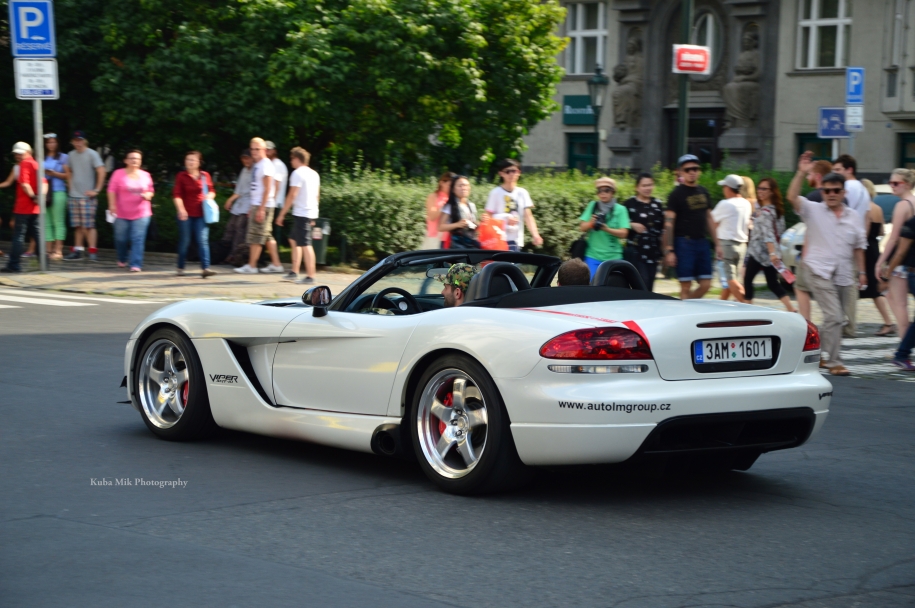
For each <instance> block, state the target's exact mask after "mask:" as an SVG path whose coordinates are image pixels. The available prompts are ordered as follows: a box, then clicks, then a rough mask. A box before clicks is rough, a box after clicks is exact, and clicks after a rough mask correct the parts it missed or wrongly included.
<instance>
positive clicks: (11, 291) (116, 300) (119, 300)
mask: <svg viewBox="0 0 915 608" xmlns="http://www.w3.org/2000/svg"><path fill="white" fill-rule="evenodd" d="M0 294H3V295H7V294H8V295H24V296H28V297H30V298H31V297H39V298H57V299H64V300H88V301H90V302H110V303H112V304H165V302H154V301H152V300H130V299H127V298H90V297H87V296H71V295H69V294H67V295H65V294H62V293H40V292H37V291H31V290H26V289H0Z"/></svg>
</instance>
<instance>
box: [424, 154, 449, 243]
mask: <svg viewBox="0 0 915 608" xmlns="http://www.w3.org/2000/svg"><path fill="white" fill-rule="evenodd" d="M454 178H455V174H454V173H452V172H451V171H447V172H445V173H443V174H442V176H441V177H440V178H438V190H436V191H435V192H433V193H432V194H430V195H429V196H427V197H426V238H425V239H423V245H422V249H447V248H448V246H447V244H448V242H450V241H451V234H450V233H448V232H442V233H439V231H438V220H439V217H440V216H441V214H442V207H444V206H445V203H447V202H448V192H450V191H451V180H453V179H454ZM443 245H444V247H443Z"/></svg>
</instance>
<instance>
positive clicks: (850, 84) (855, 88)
mask: <svg viewBox="0 0 915 608" xmlns="http://www.w3.org/2000/svg"><path fill="white" fill-rule="evenodd" d="M845 105H847V106H860V105H864V68H845Z"/></svg>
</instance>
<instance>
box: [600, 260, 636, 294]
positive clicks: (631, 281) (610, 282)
mask: <svg viewBox="0 0 915 608" xmlns="http://www.w3.org/2000/svg"><path fill="white" fill-rule="evenodd" d="M591 285H603V286H604V287H624V288H626V289H639V290H641V291H648V288H646V287H645V281H644V280H642V275H640V274H639V271H638V270H636V268H635V266H633V265H632V264H631V263H629V262H627V261H626V260H607V261H606V262H601V265H600V266H598V267H597V270H596V271H595V272H594V276H593V277H591Z"/></svg>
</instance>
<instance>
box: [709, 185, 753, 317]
mask: <svg viewBox="0 0 915 608" xmlns="http://www.w3.org/2000/svg"><path fill="white" fill-rule="evenodd" d="M718 185H719V186H721V191H722V192H723V193H724V200H722V201H719V202H718V204H717V205H715V208H714V209H712V220H714V222H715V232H716V234H717V235H718V243H719V245H721V252H722V254H723V255H722V258H721V262H720V263H721V266H720V270H721V271H722V273H723V276H722V277H721V279H722V282H724V281H727V287H725V288H724V290H723V291H722V292H721V299H722V300H727V299H728V298H729V297H730V296H731V295H733V296H734V297H735V298H736V299H737V300H738V301H739V302H743V301H744V288H743V283H741V282H740V280H739V277H740V275H739V274H738V270H737V268H738V267H739V266H740V261H741V260H742V259H743V258H744V256H745V255H746V254H747V241H749V240H750V216H752V215H753V205H751V204H750V201H748V200H747V199H745V198H744V197H742V196H740V189H741V187H743V179H741V177H740V176H739V175H734V174H731V175H728V176H727V177H725V178H724V179H723V180H721V181H720V182H718Z"/></svg>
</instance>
